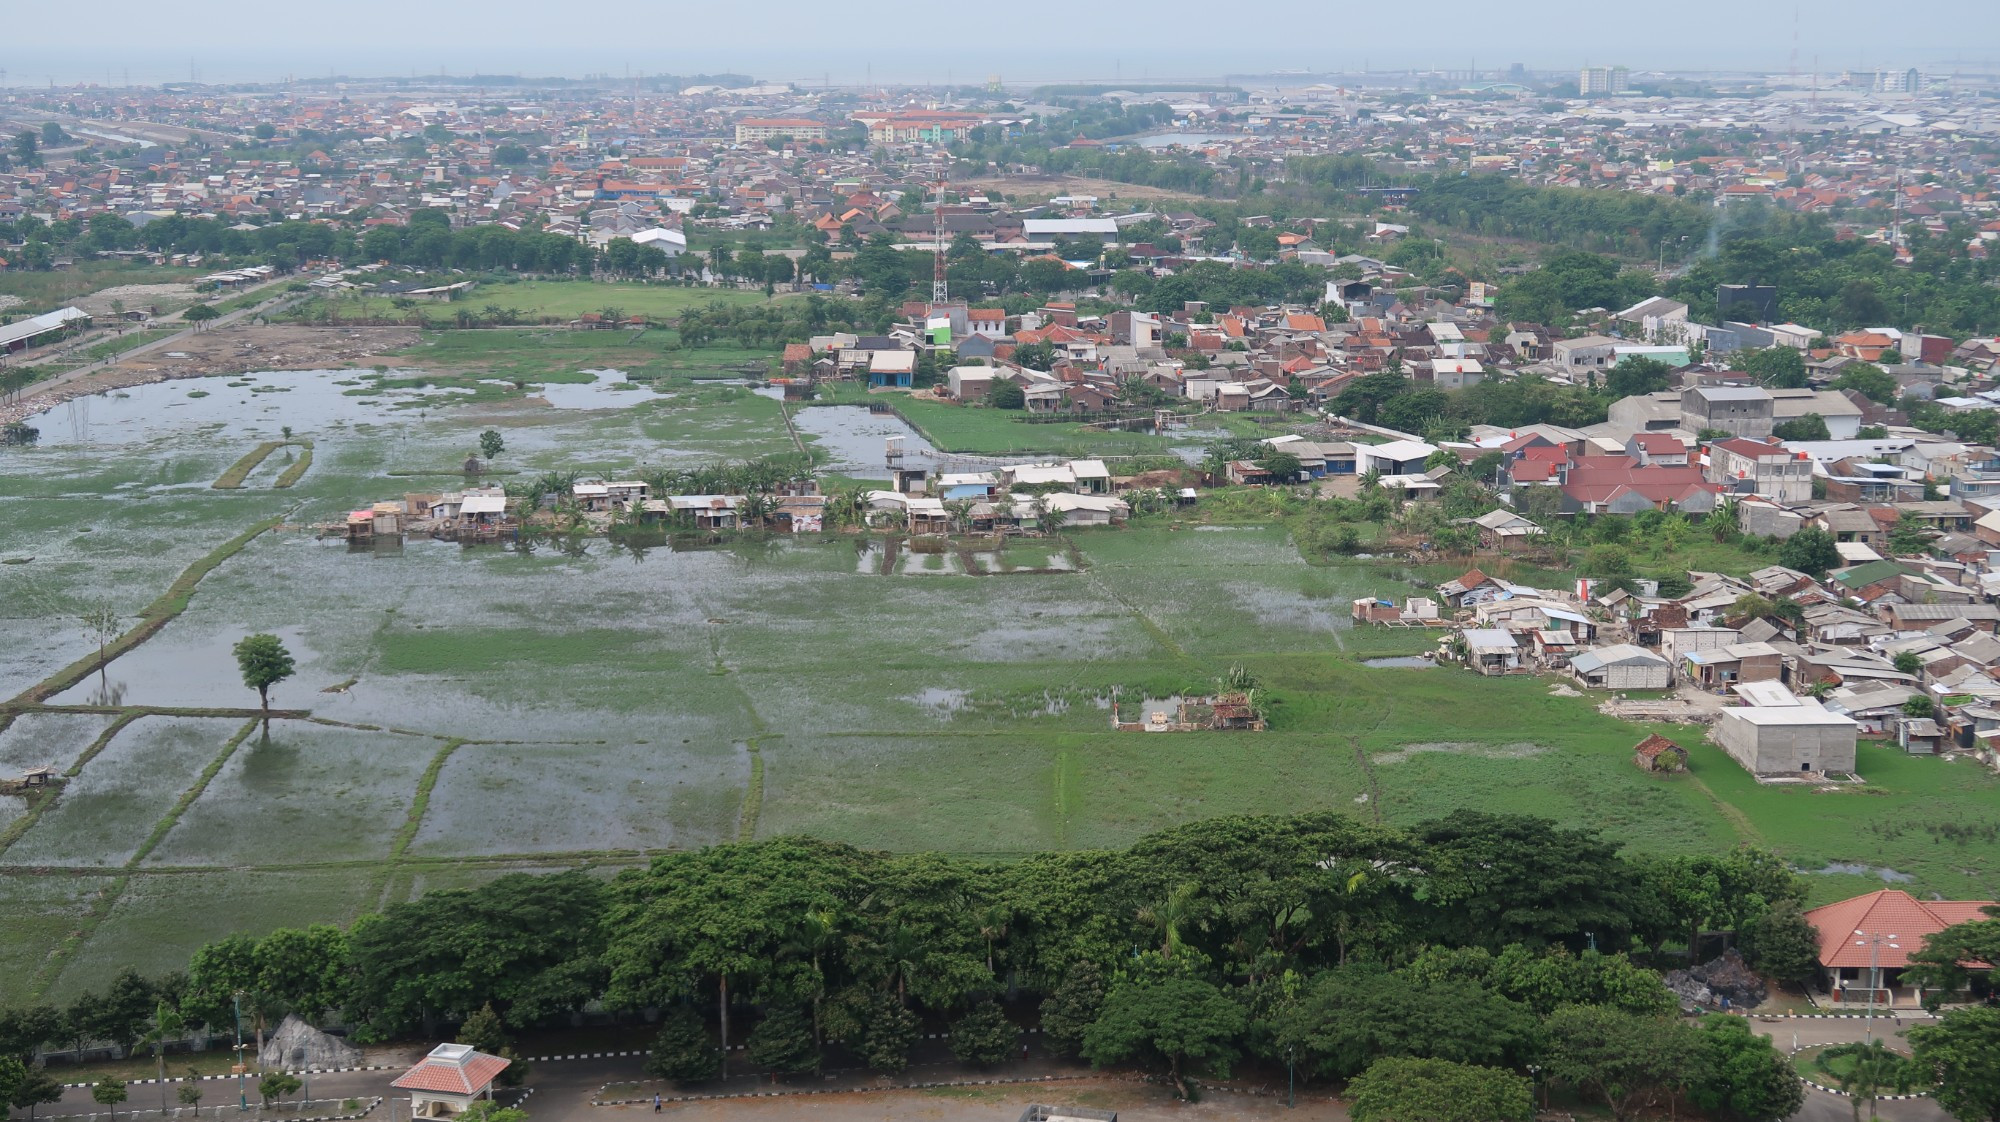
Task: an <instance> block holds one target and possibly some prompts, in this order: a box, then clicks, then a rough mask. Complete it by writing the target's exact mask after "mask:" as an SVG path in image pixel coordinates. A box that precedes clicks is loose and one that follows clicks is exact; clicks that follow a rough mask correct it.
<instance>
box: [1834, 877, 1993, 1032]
mask: <svg viewBox="0 0 2000 1122" xmlns="http://www.w3.org/2000/svg"><path fill="white" fill-rule="evenodd" d="M1993 906H1994V904H1993V901H1991V900H1919V899H1917V898H1916V897H1914V896H1912V895H1910V894H1909V893H1907V892H1904V891H1902V890H1901V889H1896V888H1885V889H1883V890H1881V891H1880V892H1870V893H1868V894H1867V895H1865V896H1856V897H1854V898H1853V899H1851V900H1842V901H1840V902H1839V903H1837V904H1828V905H1826V906H1825V907H1820V908H1814V909H1812V910H1811V911H1809V912H1807V913H1806V915H1805V919H1806V922H1807V923H1810V924H1812V926H1813V929H1814V930H1815V931H1817V932H1819V968H1820V979H1821V981H1822V982H1823V983H1824V984H1825V985H1826V987H1827V992H1828V993H1830V994H1832V995H1833V999H1834V1000H1835V1001H1850V1002H1865V1001H1867V1000H1868V995H1869V991H1870V990H1871V989H1872V990H1873V991H1874V994H1875V1003H1876V1004H1877V1005H1881V1006H1884V1007H1896V1006H1913V1005H1922V1004H1923V1000H1924V993H1923V989H1922V988H1921V987H1919V986H1915V985H1911V986H1903V985H1901V982H1902V974H1903V969H1904V968H1905V967H1907V966H1909V965H1910V953H1911V952H1912V951H1920V950H1922V949H1923V947H1924V940H1925V939H1926V938H1928V937H1929V936H1932V935H1935V934H1937V933H1938V932H1940V931H1943V930H1944V929H1945V928H1947V927H1952V926H1955V925H1957V924H1961V923H1971V922H1973V921H1975V920H1982V919H1986V918H1988V916H1987V915H1986V913H1985V911H1984V909H1986V908H1990V907H1993Z"/></svg>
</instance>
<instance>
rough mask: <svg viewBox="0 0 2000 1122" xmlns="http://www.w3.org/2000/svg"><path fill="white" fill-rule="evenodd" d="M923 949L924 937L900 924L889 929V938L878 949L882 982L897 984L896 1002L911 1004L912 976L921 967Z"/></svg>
mask: <svg viewBox="0 0 2000 1122" xmlns="http://www.w3.org/2000/svg"><path fill="white" fill-rule="evenodd" d="M923 949H924V940H923V937H922V936H920V935H918V934H917V933H916V932H915V931H913V930H911V929H910V928H909V927H908V926H905V925H903V924H900V923H899V924H897V925H896V926H894V927H892V928H890V929H889V937H888V938H887V939H885V940H883V941H882V943H881V944H880V945H879V947H878V951H879V953H880V954H881V956H882V957H881V962H880V966H881V970H882V980H883V981H884V982H885V983H887V982H894V983H896V1000H897V1001H898V1002H899V1003H901V1004H903V1005H908V1004H909V1003H910V997H909V986H910V976H911V975H912V974H915V973H916V972H917V970H918V968H919V967H920V966H921V963H919V962H918V959H919V957H920V956H921V955H922V953H923Z"/></svg>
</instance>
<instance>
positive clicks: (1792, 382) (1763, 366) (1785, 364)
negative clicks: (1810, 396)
mask: <svg viewBox="0 0 2000 1122" xmlns="http://www.w3.org/2000/svg"><path fill="white" fill-rule="evenodd" d="M1732 365H1734V366H1735V367H1736V369H1738V370H1741V371H1743V372H1744V373H1746V374H1748V375H1750V376H1751V377H1752V378H1754V379H1756V380H1757V382H1758V384H1760V385H1764V386H1769V387H1770V388H1772V389H1774V390H1777V389H1783V390H1795V389H1799V388H1800V387H1802V386H1804V385H1805V384H1806V360H1805V355H1803V354H1801V353H1800V352H1799V351H1798V349H1797V348H1795V347H1765V348H1764V349H1762V350H1756V351H1745V352H1743V353H1742V354H1740V355H1737V356H1736V357H1735V358H1734V359H1733V360H1732Z"/></svg>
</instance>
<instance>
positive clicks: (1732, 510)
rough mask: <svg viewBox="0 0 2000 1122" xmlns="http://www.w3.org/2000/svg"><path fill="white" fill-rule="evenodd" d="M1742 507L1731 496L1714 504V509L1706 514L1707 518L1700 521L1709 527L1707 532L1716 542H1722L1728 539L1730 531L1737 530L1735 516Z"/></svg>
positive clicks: (1734, 497)
mask: <svg viewBox="0 0 2000 1122" xmlns="http://www.w3.org/2000/svg"><path fill="white" fill-rule="evenodd" d="M1742 506H1743V504H1742V503H1741V502H1739V501H1737V498H1736V496H1734V495H1731V496H1729V497H1728V498H1726V499H1724V500H1722V501H1721V502H1719V503H1717V504H1715V509H1714V510H1711V511H1709V512H1708V517H1707V518H1704V519H1702V524H1703V525H1705V526H1708V527H1709V532H1710V533H1712V534H1714V535H1715V540H1716V541H1723V540H1725V539H1727V538H1728V537H1729V532H1730V531H1731V530H1734V529H1736V528H1737V524H1736V515H1737V512H1738V511H1739V510H1741V509H1742Z"/></svg>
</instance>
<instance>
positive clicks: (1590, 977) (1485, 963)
mask: <svg viewBox="0 0 2000 1122" xmlns="http://www.w3.org/2000/svg"><path fill="white" fill-rule="evenodd" d="M1400 973H1402V974H1403V975H1405V976H1407V977H1409V978H1410V979H1411V980H1412V981H1414V982H1416V983H1417V984H1420V985H1427V984H1433V983H1436V982H1439V981H1446V980H1456V981H1463V982H1471V983H1474V984H1477V985H1479V986H1482V987H1484V988H1486V989H1488V990H1491V991H1492V992H1494V993H1497V994H1499V995H1500V996H1501V997H1504V998H1507V999H1508V1000H1510V1001H1518V1002H1520V1003H1521V1004H1523V1005H1526V1006H1527V1007H1528V1008H1529V1010H1531V1011H1532V1012H1533V1013H1534V1014H1535V1015H1536V1016H1538V1017H1545V1016H1547V1015H1548V1014H1550V1013H1552V1012H1554V1011H1555V1010H1556V1009H1557V1008H1559V1007H1561V1006H1564V1005H1608V1006H1611V1007H1613V1008H1617V1009H1622V1010H1624V1011H1626V1012H1628V1013H1640V1014H1647V1015H1653V1016H1658V1015H1661V1014H1665V1013H1670V1012H1672V1011H1673V1010H1674V1008H1675V1007H1676V1005H1677V1002H1676V1000H1675V998H1674V995H1673V993H1672V992H1671V991H1669V990H1668V989H1667V987H1666V986H1665V984H1664V983H1662V982H1661V980H1660V975H1659V973H1658V972H1657V971H1653V970H1648V969H1646V968H1645V967H1643V966H1639V965H1637V964H1636V963H1634V962H1633V961H1632V960H1631V959H1629V958H1627V957H1625V956H1624V955H1622V954H1615V955H1610V954H1600V953H1599V952H1597V951H1589V950H1587V951H1584V952H1582V953H1581V954H1571V953H1570V951H1569V949H1568V948H1566V947H1550V948H1546V949H1544V950H1542V951H1541V952H1539V953H1537V952H1535V951H1531V950H1529V949H1528V948H1526V947H1523V946H1521V945H1520V944H1518V943H1517V944H1514V945H1512V946H1509V947H1507V948H1505V949H1504V950H1502V951H1501V952H1500V953H1499V954H1497V955H1496V954H1492V953H1490V952H1488V951H1487V950H1486V949H1485V948H1483V947H1455V948H1454V947H1431V948H1429V949H1427V950H1425V951H1424V953H1422V954H1420V955H1418V956H1417V958H1416V959H1415V960H1414V961H1412V962H1411V963H1410V964H1409V965H1408V966H1406V967H1404V968H1403V969H1402V970H1401V971H1400Z"/></svg>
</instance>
